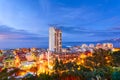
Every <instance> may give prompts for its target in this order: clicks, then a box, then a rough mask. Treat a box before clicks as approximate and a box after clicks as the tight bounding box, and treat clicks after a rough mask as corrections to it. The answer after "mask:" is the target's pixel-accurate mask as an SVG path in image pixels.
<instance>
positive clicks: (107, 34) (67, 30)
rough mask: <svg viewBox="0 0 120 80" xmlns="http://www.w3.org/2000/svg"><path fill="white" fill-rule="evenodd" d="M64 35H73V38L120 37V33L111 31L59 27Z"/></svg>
mask: <svg viewBox="0 0 120 80" xmlns="http://www.w3.org/2000/svg"><path fill="white" fill-rule="evenodd" d="M58 28H60V29H61V30H62V32H63V34H64V33H67V34H72V35H73V36H78V35H79V36H83V35H85V36H87V37H101V38H103V39H104V38H105V37H110V38H111V37H120V36H119V34H120V31H111V30H92V29H87V28H84V27H74V26H59V27H58Z"/></svg>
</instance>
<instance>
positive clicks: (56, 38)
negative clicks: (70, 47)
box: [49, 27, 62, 53]
mask: <svg viewBox="0 0 120 80" xmlns="http://www.w3.org/2000/svg"><path fill="white" fill-rule="evenodd" d="M49 50H50V51H54V52H57V53H60V52H61V51H62V32H61V30H60V29H57V28H55V27H50V28H49Z"/></svg>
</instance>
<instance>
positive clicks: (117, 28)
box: [111, 26, 120, 30]
mask: <svg viewBox="0 0 120 80" xmlns="http://www.w3.org/2000/svg"><path fill="white" fill-rule="evenodd" d="M111 30H120V26H119V27H113V28H112V29H111Z"/></svg>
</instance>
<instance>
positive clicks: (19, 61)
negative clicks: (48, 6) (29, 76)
mask: <svg viewBox="0 0 120 80" xmlns="http://www.w3.org/2000/svg"><path fill="white" fill-rule="evenodd" d="M99 48H102V49H105V50H108V49H110V50H113V49H114V48H113V44H112V43H104V44H100V43H98V44H96V45H94V44H90V45H86V44H83V45H81V46H74V47H70V48H62V31H61V30H60V29H57V28H55V27H50V29H49V49H48V50H45V49H41V48H19V49H10V50H0V71H1V70H2V69H3V68H13V67H15V68H19V69H20V71H19V72H18V73H17V74H16V76H23V75H25V74H26V73H28V72H32V73H34V74H40V73H44V72H53V66H54V61H55V59H56V58H57V59H58V60H62V61H63V62H64V63H67V62H69V61H73V62H74V61H75V62H78V64H82V63H83V62H84V61H83V59H84V58H85V57H86V56H92V53H93V51H94V49H99Z"/></svg>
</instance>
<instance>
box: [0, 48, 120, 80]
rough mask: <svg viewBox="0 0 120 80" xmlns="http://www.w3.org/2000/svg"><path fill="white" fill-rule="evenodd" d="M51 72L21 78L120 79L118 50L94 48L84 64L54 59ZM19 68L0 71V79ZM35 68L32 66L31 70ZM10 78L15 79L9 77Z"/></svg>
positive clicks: (119, 55)
mask: <svg viewBox="0 0 120 80" xmlns="http://www.w3.org/2000/svg"><path fill="white" fill-rule="evenodd" d="M54 63H55V65H54V67H53V69H54V72H53V73H52V74H49V73H42V74H40V75H38V76H37V75H36V76H32V75H27V76H26V77H25V78H24V79H23V80H33V79H34V80H92V79H94V80H120V51H117V52H113V53H112V52H111V51H110V50H103V49H96V50H94V53H93V54H92V56H90V57H87V58H86V59H85V63H84V65H78V64H77V63H75V62H68V63H63V61H61V60H58V59H56V60H55V62H54ZM18 70H19V69H14V70H13V71H10V72H7V69H4V70H2V72H0V79H1V80H7V79H8V76H10V75H12V74H14V73H15V72H17V71H18ZM32 70H33V71H34V70H37V69H36V68H32V69H31V71H32ZM11 80H15V79H14V78H12V77H11Z"/></svg>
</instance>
